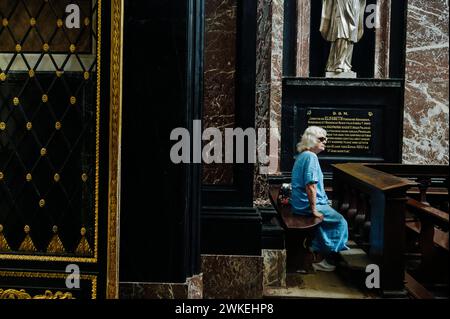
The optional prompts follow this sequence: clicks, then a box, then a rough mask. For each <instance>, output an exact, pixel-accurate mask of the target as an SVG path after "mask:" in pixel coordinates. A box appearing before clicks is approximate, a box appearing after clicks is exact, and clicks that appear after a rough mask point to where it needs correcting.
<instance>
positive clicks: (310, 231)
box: [269, 184, 322, 272]
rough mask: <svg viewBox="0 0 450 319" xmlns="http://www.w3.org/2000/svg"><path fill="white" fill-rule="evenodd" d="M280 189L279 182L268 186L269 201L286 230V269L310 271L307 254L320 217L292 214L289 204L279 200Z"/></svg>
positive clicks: (310, 260)
mask: <svg viewBox="0 0 450 319" xmlns="http://www.w3.org/2000/svg"><path fill="white" fill-rule="evenodd" d="M280 191H281V185H279V184H275V185H270V186H269V199H270V202H271V203H272V206H273V207H274V208H275V210H276V211H277V213H278V216H279V218H280V221H281V225H282V227H283V228H284V230H285V232H286V253H287V269H288V271H300V272H308V271H311V270H312V267H311V263H312V258H311V257H312V256H311V255H310V254H309V244H310V242H311V239H312V238H313V236H314V231H315V229H316V227H317V225H319V224H320V223H321V222H322V219H320V218H318V217H315V216H311V217H307V216H301V215H296V214H293V213H292V210H291V206H290V205H289V204H282V203H281V202H280Z"/></svg>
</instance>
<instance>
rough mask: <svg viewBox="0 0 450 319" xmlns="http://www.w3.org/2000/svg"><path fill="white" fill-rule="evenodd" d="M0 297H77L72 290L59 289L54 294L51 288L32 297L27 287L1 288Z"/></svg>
mask: <svg viewBox="0 0 450 319" xmlns="http://www.w3.org/2000/svg"><path fill="white" fill-rule="evenodd" d="M0 299H75V298H74V297H73V296H72V294H71V293H70V292H62V291H57V292H55V293H54V294H53V292H51V291H50V290H46V291H45V293H44V294H43V295H36V296H34V297H31V295H30V294H29V293H27V292H26V291H25V289H20V290H16V289H6V290H3V289H1V288H0Z"/></svg>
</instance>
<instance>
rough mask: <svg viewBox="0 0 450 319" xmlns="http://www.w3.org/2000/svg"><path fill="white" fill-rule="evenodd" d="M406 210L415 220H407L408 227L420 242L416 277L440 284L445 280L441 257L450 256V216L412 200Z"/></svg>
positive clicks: (426, 281)
mask: <svg viewBox="0 0 450 319" xmlns="http://www.w3.org/2000/svg"><path fill="white" fill-rule="evenodd" d="M406 209H407V211H408V212H409V213H410V214H411V215H412V217H414V218H415V219H412V220H407V221H406V227H407V229H409V230H411V231H413V233H415V234H417V235H418V241H419V252H420V266H419V268H418V269H415V271H414V272H415V276H416V277H417V279H420V281H421V282H425V283H428V284H431V283H434V282H439V281H441V280H443V278H441V275H442V274H441V271H443V267H440V266H441V262H439V260H441V259H440V258H439V256H441V258H442V256H444V255H445V254H447V256H448V251H449V244H448V241H449V232H448V231H449V230H448V228H449V215H448V213H447V212H444V211H441V210H439V209H436V208H434V207H431V206H429V205H427V204H424V203H421V202H419V201H417V200H415V199H411V198H409V199H408V201H407V202H406ZM439 250H441V252H443V253H439ZM445 252H446V253H445ZM444 280H445V278H444ZM447 280H448V279H447Z"/></svg>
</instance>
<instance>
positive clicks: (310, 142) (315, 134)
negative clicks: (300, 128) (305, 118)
mask: <svg viewBox="0 0 450 319" xmlns="http://www.w3.org/2000/svg"><path fill="white" fill-rule="evenodd" d="M326 136H327V131H325V130H324V129H323V128H321V127H318V126H310V127H308V128H307V129H306V130H305V132H304V133H303V135H302V139H301V140H300V143H298V144H297V151H298V152H300V153H301V152H303V151H306V150H309V149H310V148H311V147H314V145H316V144H317V139H318V138H319V137H326Z"/></svg>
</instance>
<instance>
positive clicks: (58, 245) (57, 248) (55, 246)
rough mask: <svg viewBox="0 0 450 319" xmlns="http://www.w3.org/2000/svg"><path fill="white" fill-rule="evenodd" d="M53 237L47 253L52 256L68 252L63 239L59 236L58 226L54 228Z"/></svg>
mask: <svg viewBox="0 0 450 319" xmlns="http://www.w3.org/2000/svg"><path fill="white" fill-rule="evenodd" d="M52 231H53V237H52V240H51V241H50V243H49V244H48V246H47V252H48V253H52V254H63V253H65V252H66V250H65V249H64V245H63V243H62V241H61V239H60V238H59V236H58V226H56V225H54V226H53V229H52Z"/></svg>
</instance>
